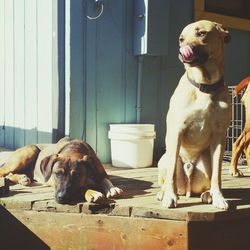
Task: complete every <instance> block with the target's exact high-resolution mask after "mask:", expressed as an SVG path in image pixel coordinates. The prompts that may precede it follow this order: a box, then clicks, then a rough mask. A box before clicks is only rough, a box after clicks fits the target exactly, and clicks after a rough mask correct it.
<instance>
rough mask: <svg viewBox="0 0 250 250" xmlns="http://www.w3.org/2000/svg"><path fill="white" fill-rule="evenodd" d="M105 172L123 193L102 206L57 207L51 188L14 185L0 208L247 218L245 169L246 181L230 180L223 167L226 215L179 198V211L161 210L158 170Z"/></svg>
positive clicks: (249, 193) (249, 178)
mask: <svg viewBox="0 0 250 250" xmlns="http://www.w3.org/2000/svg"><path fill="white" fill-rule="evenodd" d="M106 169H107V172H108V174H109V175H110V177H111V179H112V181H113V183H114V184H116V185H118V186H121V187H122V188H124V190H125V194H124V195H123V197H122V198H120V199H119V200H115V201H111V202H110V203H107V204H103V205H96V204H90V203H86V202H83V203H79V204H73V205H60V204H57V203H55V202H54V193H53V190H52V188H50V187H46V186H33V187H22V186H20V185H16V186H12V187H10V196H9V197H3V198H1V199H0V204H2V205H3V206H4V207H6V208H7V209H22V210H33V211H55V212H70V213H84V214H107V215H113V216H123V217H144V218H159V219H171V220H179V221H214V220H232V219H234V218H235V219H236V218H245V217H250V173H248V170H247V168H246V167H241V170H242V171H243V172H244V174H245V177H243V178H233V177H231V176H230V175H229V173H228V166H227V164H224V167H223V171H222V173H223V192H224V195H225V197H226V198H227V199H228V200H230V204H231V209H230V210H229V211H222V210H219V209H216V208H214V207H212V205H204V204H202V203H201V201H200V198H199V197H192V198H186V197H180V199H179V202H178V208H175V209H166V208H163V207H162V206H161V203H160V202H159V201H157V200H156V193H157V192H158V191H159V186H158V184H157V168H155V167H152V168H143V169H117V168H112V167H111V166H106Z"/></svg>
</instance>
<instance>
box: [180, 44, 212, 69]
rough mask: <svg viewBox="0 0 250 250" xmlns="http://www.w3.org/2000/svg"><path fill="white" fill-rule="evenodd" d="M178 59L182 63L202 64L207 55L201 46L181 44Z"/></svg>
mask: <svg viewBox="0 0 250 250" xmlns="http://www.w3.org/2000/svg"><path fill="white" fill-rule="evenodd" d="M179 59H180V61H181V62H182V63H187V64H190V65H195V64H202V63H204V62H206V61H207V59H208V55H207V53H205V52H204V51H203V49H202V48H201V46H199V45H196V46H193V45H190V44H187V45H183V46H181V47H180V49H179Z"/></svg>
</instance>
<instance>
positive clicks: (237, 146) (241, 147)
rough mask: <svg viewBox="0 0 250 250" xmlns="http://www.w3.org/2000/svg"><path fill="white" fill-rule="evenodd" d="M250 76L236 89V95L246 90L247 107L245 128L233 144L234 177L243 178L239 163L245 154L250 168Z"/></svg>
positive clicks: (244, 100) (243, 98) (245, 104)
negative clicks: (241, 156) (238, 166)
mask: <svg viewBox="0 0 250 250" xmlns="http://www.w3.org/2000/svg"><path fill="white" fill-rule="evenodd" d="M249 83H250V76H248V77H247V78H245V79H244V80H242V81H241V82H240V83H239V84H238V85H237V86H236V87H235V89H234V95H238V93H239V92H241V91H242V90H244V89H246V91H245V93H244V95H243V96H242V98H241V102H242V103H243V104H244V106H245V112H246V113H245V115H246V123H245V127H244V129H243V131H242V133H241V134H240V136H239V137H238V139H237V140H236V141H235V142H234V144H233V152H232V160H231V169H230V171H231V174H232V175H233V176H236V177H238V176H243V173H242V172H241V171H240V170H239V169H238V168H237V163H238V159H239V157H240V155H241V154H242V152H244V154H245V156H246V159H247V166H248V167H250V143H249V142H250V85H249Z"/></svg>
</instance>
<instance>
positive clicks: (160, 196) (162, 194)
mask: <svg viewBox="0 0 250 250" xmlns="http://www.w3.org/2000/svg"><path fill="white" fill-rule="evenodd" d="M163 196H164V191H163V190H161V191H159V192H158V193H157V195H156V199H157V200H158V201H162V200H163Z"/></svg>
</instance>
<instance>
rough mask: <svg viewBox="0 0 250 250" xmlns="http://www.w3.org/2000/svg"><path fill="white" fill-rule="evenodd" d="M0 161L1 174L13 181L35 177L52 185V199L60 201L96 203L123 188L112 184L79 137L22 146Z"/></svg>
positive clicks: (28, 182) (116, 195)
mask: <svg viewBox="0 0 250 250" xmlns="http://www.w3.org/2000/svg"><path fill="white" fill-rule="evenodd" d="M4 154H5V155H6V153H5V152H4ZM5 158H6V157H5ZM3 161H4V164H3V166H2V167H1V168H0V176H6V178H8V179H9V180H10V181H11V182H12V183H13V184H18V183H19V184H22V185H29V184H30V183H31V182H33V181H37V182H39V183H47V184H48V185H50V186H54V188H55V199H56V201H57V202H58V203H61V204H65V203H69V202H71V201H75V200H82V199H83V197H85V199H86V201H89V202H96V203H98V202H101V201H103V200H104V199H105V198H114V197H118V196H119V195H121V193H122V192H123V191H122V189H120V188H118V187H114V186H113V184H112V183H111V181H110V180H109V178H108V175H107V173H106V171H105V169H104V167H103V166H102V164H101V162H100V160H99V159H98V158H97V156H96V154H95V152H94V150H93V149H92V148H91V147H90V146H89V145H88V144H87V143H86V142H84V141H81V140H71V139H69V138H63V139H62V140H60V141H59V142H58V143H56V144H40V145H39V144H37V145H30V146H26V147H22V148H20V149H18V150H16V151H14V152H10V153H9V157H7V159H6V160H3ZM92 188H93V189H92ZM97 190H98V191H97Z"/></svg>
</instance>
